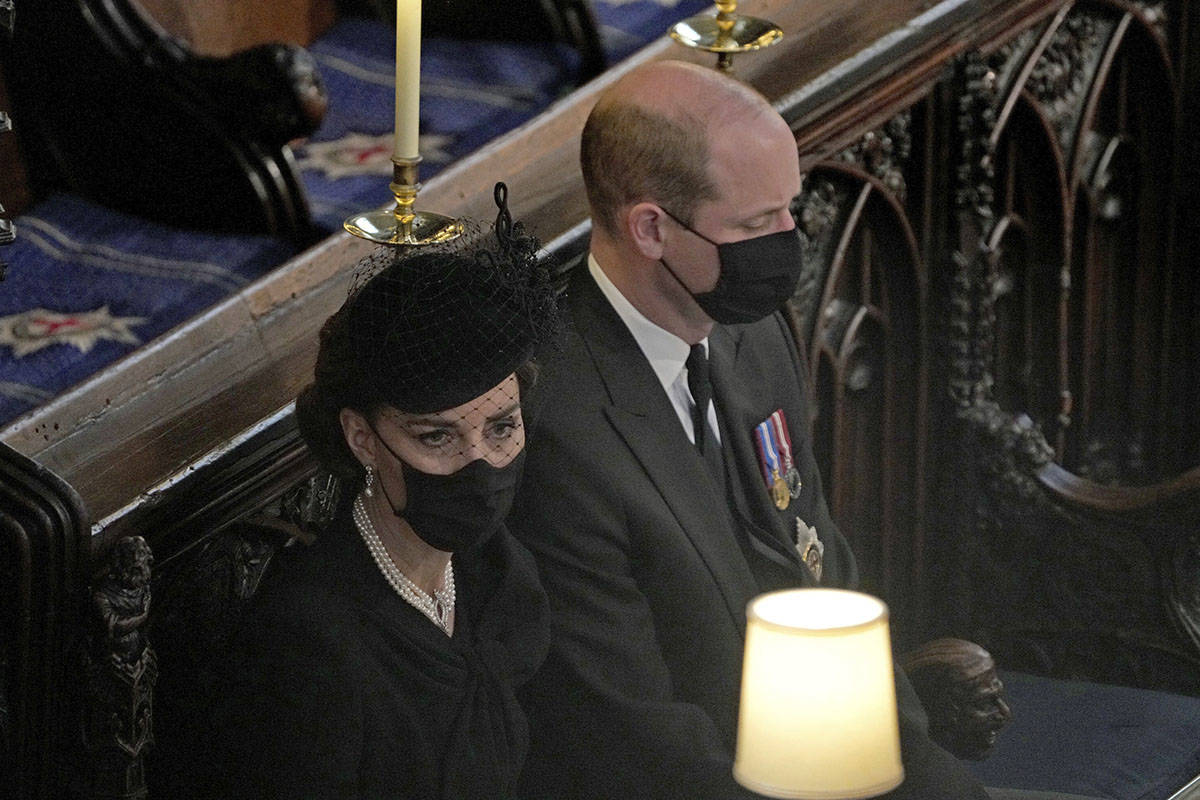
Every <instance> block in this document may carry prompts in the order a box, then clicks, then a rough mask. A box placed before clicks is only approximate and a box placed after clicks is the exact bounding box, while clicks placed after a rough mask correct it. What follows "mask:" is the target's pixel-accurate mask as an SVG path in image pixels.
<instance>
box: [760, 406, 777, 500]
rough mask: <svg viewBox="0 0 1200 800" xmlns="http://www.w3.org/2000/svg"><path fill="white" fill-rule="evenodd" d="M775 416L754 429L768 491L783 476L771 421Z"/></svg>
mask: <svg viewBox="0 0 1200 800" xmlns="http://www.w3.org/2000/svg"><path fill="white" fill-rule="evenodd" d="M775 413H776V414H778V413H780V412H778V411H777V412H775ZM774 416H775V415H774V414H772V415H771V418H770V419H765V420H763V421H762V422H760V423H758V426H757V427H755V429H754V441H755V444H757V445H758V460H759V463H761V464H762V470H763V480H764V481H765V482H766V484H767V488H768V489H770V488H771V486H773V485H774V483H775V477H776V476H779V475H782V474H783V473H782V472H781V471H780V468H779V450H778V447H777V445H776V443H775V431H774V430H773V427H772V425H771V419H773V418H774Z"/></svg>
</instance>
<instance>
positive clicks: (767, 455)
mask: <svg viewBox="0 0 1200 800" xmlns="http://www.w3.org/2000/svg"><path fill="white" fill-rule="evenodd" d="M754 441H755V444H756V445H757V446H758V460H759V464H760V465H761V466H762V471H763V480H764V481H765V482H766V485H767V492H768V494H770V495H771V500H772V501H774V503H775V507H776V508H778V509H779V510H780V511H785V510H787V507H788V505H790V504H791V502H792V500H795V499H796V498H797V497H799V496H800V488H801V485H802V484H801V481H800V472H799V470H797V469H796V465H795V460H794V459H793V458H792V437H791V436H790V435H789V434H788V429H787V419H786V418H785V417H784V416H783V409H782V408H780V409H776V410H775V412H774V413H773V414H771V416H769V417H767V418H766V419H764V420H763V421H762V422H760V423H758V425H757V426H756V427H755V428H754Z"/></svg>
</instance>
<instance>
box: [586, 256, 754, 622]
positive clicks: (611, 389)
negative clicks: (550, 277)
mask: <svg viewBox="0 0 1200 800" xmlns="http://www.w3.org/2000/svg"><path fill="white" fill-rule="evenodd" d="M580 272H582V275H578V274H577V275H576V276H575V279H574V280H573V282H572V287H571V288H572V292H573V293H574V294H575V296H576V299H574V300H573V302H572V310H573V312H574V322H575V326H576V329H577V330H578V331H579V333H580V336H581V338H582V339H583V341H584V344H585V346H586V347H587V349H588V352H589V354H590V355H591V357H592V360H593V363H594V364H595V366H596V369H597V371H598V372H599V374H600V376H601V379H602V380H603V381H604V384H605V387H606V388H607V390H608V394H609V397H610V399H611V401H612V405H611V406H609V407H608V408H606V409H604V412H605V415H606V417H607V418H608V420H609V422H610V423H611V424H612V426H613V428H614V429H615V430H616V432H617V433H618V434H619V435H620V436H621V438H622V440H623V441H624V442H625V444H626V446H627V447H628V448H629V450H630V451H631V452H632V453H633V456H634V458H636V459H637V461H638V463H639V464H640V465H641V467H642V469H643V470H645V472H646V475H647V476H648V477H649V479H650V481H651V482H652V483H653V484H654V486H655V488H657V490H658V492H659V494H660V495H661V496H662V498H663V500H664V501H665V502H666V504H667V506H668V507H669V508H670V510H671V513H672V514H673V515H674V517H675V519H676V521H678V523H679V527H680V528H681V529H682V530H683V533H684V534H685V535H686V536H687V538H688V539H689V540H690V542H691V544H692V546H693V547H694V548H695V549H696V551H697V552H698V553H699V555H700V557H701V559H703V561H704V562H705V564H706V565H707V566H708V569H709V571H710V572H711V573H712V576H713V580H714V581H715V582H716V584H717V586H718V587H719V588H720V591H721V594H722V595H723V597H724V599H725V603H726V606H727V608H728V609H729V613H730V615H731V616H732V617H733V620H734V623H735V624H736V625H737V626H738V628H739V630H744V628H745V624H746V620H745V604H746V600H747V599H748V598H749V597H752V596H753V595H754V594H756V593H757V584H756V582H755V580H754V576H753V574H752V573H751V572H750V568H749V566H748V565H747V564H746V559H745V556H744V555H743V553H742V552H741V549H740V548H739V547H738V543H737V541H736V539H735V538H734V537H733V536H730V535H729V531H730V530H731V528H732V524H733V523H732V520H731V518H730V516H729V514H728V513H727V512H726V513H718V514H714V513H712V512H713V504H712V497H713V495H714V494H715V493H717V492H718V489H717V486H716V483H715V481H714V480H713V479H712V476H711V475H709V473H708V470H707V468H706V467H705V465H704V461H703V459H702V458H701V457H700V454H699V452H698V451H696V450H695V448H694V447H693V445H692V444H691V442H689V441H688V439H687V435H686V434H685V433H684V431H683V428H682V426H681V425H680V424H679V417H678V416H677V415H676V413H675V409H674V407H673V406H672V405H671V401H670V400H669V399H668V398H667V396H666V393H665V392H664V391H663V388H662V384H660V383H659V382H658V378H657V376H656V375H655V374H654V370H652V369H651V368H650V364H649V362H648V361H647V360H646V359H645V357H644V356H643V354H642V352H641V349H640V348H639V347H638V344H637V341H636V340H635V339H634V338H633V334H631V333H630V332H629V329H628V328H626V327H625V323H624V322H622V321H621V318H620V317H619V316H618V315H617V313H616V311H614V310H613V308H612V306H611V305H610V304H609V302H608V300H607V298H605V297H604V295H603V293H602V292H601V291H600V288H599V287H598V286H597V285H596V283H595V281H594V280H593V279H592V277H591V275H590V273H589V272H588V271H587V270H586V269H584V270H580ZM681 455H683V456H684V457H680V456H681ZM722 510H724V509H723V507H722Z"/></svg>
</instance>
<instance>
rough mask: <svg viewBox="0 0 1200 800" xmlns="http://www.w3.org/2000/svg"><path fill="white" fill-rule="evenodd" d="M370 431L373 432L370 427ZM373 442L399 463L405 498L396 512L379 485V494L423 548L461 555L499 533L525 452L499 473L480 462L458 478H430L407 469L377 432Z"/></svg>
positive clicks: (472, 463) (514, 458)
mask: <svg viewBox="0 0 1200 800" xmlns="http://www.w3.org/2000/svg"><path fill="white" fill-rule="evenodd" d="M371 430H373V431H374V430H375V428H374V426H372V428H371ZM375 436H376V438H378V439H379V441H380V443H381V444H382V445H383V446H384V448H385V449H386V450H387V451H388V452H389V453H391V455H392V458H394V459H396V461H398V462H399V463H400V468H401V470H402V472H403V475H404V487H405V490H406V492H407V495H408V499H407V502H406V503H405V504H404V507H403V508H396V504H395V503H393V502H392V498H391V496H390V495H389V494H388V491H387V487H386V486H384V484H383V481H382V480H381V481H380V482H379V488H380V489H382V490H383V496H384V498H385V499H386V500H387V504H388V506H389V507H390V508H391V509H392V513H393V514H395V515H396V516H397V517H401V518H403V519H406V520H408V524H409V525H411V526H412V529H413V532H414V533H416V534H417V536H418V537H419V538H420V539H421V541H423V542H425V544H427V545H429V546H430V547H432V548H434V549H437V550H442V551H444V552H447V553H459V552H462V551H464V550H470V549H472V548H474V547H478V546H479V545H481V544H483V543H484V542H486V541H487V540H488V539H490V538H491V537H492V535H493V534H494V533H495V532H496V531H497V530H498V529H499V528H500V525H501V523H503V522H504V518H505V517H506V516H508V511H509V509H510V508H511V507H512V501H513V497H514V496H515V495H516V492H517V482H518V481H519V480H520V477H521V465H522V464H523V463H524V460H525V451H524V450H522V451H521V452H519V453H517V454H516V455H515V456H514V457H513V459H512V461H509V462H508V463H507V464H505V465H504V466H503V467H493V466H492V465H491V464H489V463H488V462H487V461H486V460H484V459H482V458H478V459H476V460H474V461H472V462H471V463H469V464H467V465H466V466H465V467H463V468H462V469H460V470H458V471H457V472H452V473H450V474H449V475H434V474H433V473H430V472H422V471H421V470H419V469H416V468H415V467H413V466H411V465H410V464H409V463H408V462H406V461H405V460H404V459H403V458H401V457H400V456H399V455H398V454H397V453H396V451H395V450H393V449H392V448H391V446H390V445H389V444H388V443H387V442H385V441H384V440H383V437H382V436H380V435H379V432H378V431H375Z"/></svg>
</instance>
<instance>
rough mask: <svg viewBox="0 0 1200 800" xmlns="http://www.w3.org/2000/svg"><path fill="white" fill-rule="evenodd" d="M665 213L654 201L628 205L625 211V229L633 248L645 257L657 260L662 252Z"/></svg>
mask: <svg viewBox="0 0 1200 800" xmlns="http://www.w3.org/2000/svg"><path fill="white" fill-rule="evenodd" d="M666 218H667V215H666V214H664V213H663V210H662V209H661V208H659V207H658V206H657V205H655V204H654V203H649V202H643V203H638V204H637V205H634V206H630V207H629V209H628V210H627V211H626V212H625V218H624V223H625V230H626V232H627V233H628V235H629V241H630V242H631V243H632V244H633V246H634V248H635V249H636V250H637V251H638V252H639V253H640V254H641V255H642V256H643V257H645V258H648V259H650V260H651V261H658V260H659V259H660V258H662V254H663V241H664V235H665V231H664V222H665V220H666Z"/></svg>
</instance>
